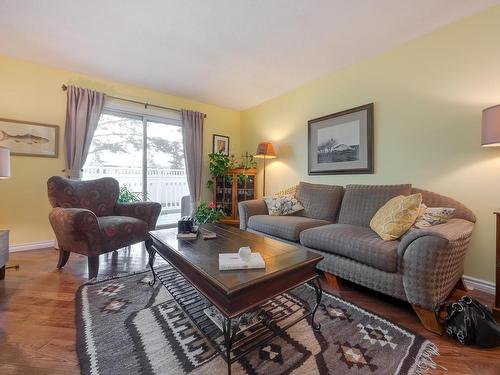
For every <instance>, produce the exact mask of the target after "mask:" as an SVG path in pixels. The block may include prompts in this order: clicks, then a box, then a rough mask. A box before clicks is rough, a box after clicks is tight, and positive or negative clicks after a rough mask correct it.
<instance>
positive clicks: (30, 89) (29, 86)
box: [0, 56, 240, 245]
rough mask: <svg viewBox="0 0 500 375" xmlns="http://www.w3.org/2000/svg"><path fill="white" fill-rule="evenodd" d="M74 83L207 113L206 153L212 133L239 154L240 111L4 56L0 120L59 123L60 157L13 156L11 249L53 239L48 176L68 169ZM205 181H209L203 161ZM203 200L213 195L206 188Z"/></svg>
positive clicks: (6, 210) (3, 206) (4, 205)
mask: <svg viewBox="0 0 500 375" xmlns="http://www.w3.org/2000/svg"><path fill="white" fill-rule="evenodd" d="M63 83H65V84H74V85H76V86H81V87H88V88H92V89H96V90H100V91H103V92H106V93H107V94H109V95H114V96H123V97H127V98H131V99H136V100H140V101H146V102H148V103H153V104H158V105H164V106H169V107H175V108H187V109H192V110H196V111H200V112H204V113H206V114H207V118H206V119H205V128H204V138H205V139H204V144H203V147H204V153H205V155H206V154H208V153H209V152H211V151H212V134H213V133H216V134H223V135H228V136H229V137H230V138H231V139H230V146H231V152H232V153H235V154H236V155H239V139H240V113H239V112H238V111H234V110H230V109H225V108H221V107H216V106H213V105H208V104H203V103H199V102H195V101H192V100H188V99H184V98H181V97H177V96H172V95H167V94H164V93H161V92H158V91H152V90H147V89H143V88H139V87H134V86H131V85H125V84H120V83H116V82H111V81H107V80H104V79H100V78H96V77H90V76H87V75H83V74H78V73H74V72H68V71H64V70H59V69H52V68H49V67H46V66H41V65H36V64H32V63H28V62H24V61H20V60H16V59H12V58H8V57H2V56H0V118H8V119H14V120H25V121H32V122H39V123H45V124H53V125H58V126H59V127H60V129H61V131H60V135H59V145H60V147H59V149H60V152H59V158H57V159H50V158H40V157H26V156H13V157H12V162H11V168H12V172H11V173H12V177H11V178H10V179H7V180H1V181H0V228H9V229H10V230H11V233H10V235H11V237H10V243H11V245H16V244H24V243H32V242H38V241H46V240H50V239H53V238H54V235H53V233H52V229H51V228H50V225H49V223H48V219H47V215H48V212H49V210H50V205H49V203H48V201H47V188H46V181H47V178H48V177H50V176H52V175H60V174H62V173H61V170H62V169H63V168H64V151H63V137H64V121H65V114H66V94H65V92H63V91H62V90H61V85H62V84H63ZM204 164H205V165H204V173H205V175H204V177H203V181H205V180H206V179H207V178H208V177H207V176H208V174H207V170H208V165H207V160H205V161H204ZM203 191H204V199H209V198H210V194H209V191H208V190H207V189H204V190H203Z"/></svg>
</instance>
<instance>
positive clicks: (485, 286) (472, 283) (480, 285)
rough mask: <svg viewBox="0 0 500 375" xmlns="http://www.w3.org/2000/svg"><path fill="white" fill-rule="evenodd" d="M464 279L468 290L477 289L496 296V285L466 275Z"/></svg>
mask: <svg viewBox="0 0 500 375" xmlns="http://www.w3.org/2000/svg"><path fill="white" fill-rule="evenodd" d="M462 279H463V280H464V283H465V286H466V287H467V288H470V289H476V290H479V291H481V292H485V293H488V294H495V283H492V282H490V281H486V280H481V279H477V278H475V277H472V276H466V275H464V276H463V278H462Z"/></svg>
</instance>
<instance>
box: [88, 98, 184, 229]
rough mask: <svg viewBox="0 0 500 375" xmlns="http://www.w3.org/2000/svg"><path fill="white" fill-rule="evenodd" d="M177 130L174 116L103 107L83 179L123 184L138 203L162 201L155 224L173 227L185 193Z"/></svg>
mask: <svg viewBox="0 0 500 375" xmlns="http://www.w3.org/2000/svg"><path fill="white" fill-rule="evenodd" d="M144 112H148V113H144ZM167 114H168V113H167ZM162 115H163V116H162ZM176 117H177V118H176ZM181 130H182V129H181V123H180V118H179V116H178V115H177V116H175V115H174V116H167V115H165V114H163V113H160V114H158V112H155V113H151V111H147V110H143V111H130V110H129V111H127V110H123V109H120V108H118V109H117V108H116V106H114V107H111V108H108V107H106V108H105V109H104V111H103V114H102V115H101V118H100V120H99V124H98V125H97V128H96V131H95V133H94V138H93V139H92V143H91V145H90V150H89V154H88V157H87V161H86V162H85V166H84V168H83V179H85V180H92V179H96V178H100V177H105V176H109V177H113V178H115V179H117V180H118V182H119V183H120V187H122V186H126V187H127V188H128V190H129V191H131V192H132V193H134V194H135V195H137V196H138V197H139V198H140V199H143V200H148V201H154V202H159V203H161V205H162V211H161V214H160V217H159V219H158V226H161V227H165V226H171V225H175V224H176V223H177V220H179V218H180V209H181V198H182V197H183V196H184V195H189V190H188V186H187V180H186V170H185V167H184V150H183V145H182V131H181Z"/></svg>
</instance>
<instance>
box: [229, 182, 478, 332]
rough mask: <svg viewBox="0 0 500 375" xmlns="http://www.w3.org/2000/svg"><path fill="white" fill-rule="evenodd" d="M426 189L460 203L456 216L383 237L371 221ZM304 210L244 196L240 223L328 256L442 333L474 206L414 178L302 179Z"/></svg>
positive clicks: (433, 199)
mask: <svg viewBox="0 0 500 375" xmlns="http://www.w3.org/2000/svg"><path fill="white" fill-rule="evenodd" d="M417 192H418V193H421V194H422V197H423V203H425V204H426V205H427V206H428V207H453V208H455V209H456V212H455V217H454V218H453V219H451V220H450V221H448V222H447V223H445V224H440V225H436V226H433V227H429V228H428V229H425V230H424V229H411V230H410V231H408V232H407V233H406V234H405V235H403V237H401V239H400V240H397V241H383V240H382V239H381V238H380V237H379V236H378V235H377V234H376V233H375V232H373V231H372V230H371V229H370V226H369V223H370V220H371V218H372V217H373V215H374V214H375V213H376V212H377V210H378V209H379V208H380V207H381V206H382V205H384V204H385V203H386V202H387V201H388V200H389V199H391V198H392V197H395V196H397V195H409V194H412V193H417ZM297 197H298V199H299V200H300V201H301V202H302V204H303V206H304V210H303V211H301V212H299V213H298V214H295V215H291V216H269V215H268V214H267V207H266V204H265V202H264V200H263V199H257V200H251V201H245V202H240V203H239V207H238V208H239V215H240V228H241V229H243V230H247V231H252V232H255V233H260V234H264V235H266V236H269V237H273V238H277V239H280V240H282V241H288V242H293V243H296V244H300V245H301V246H303V247H305V248H308V249H311V250H314V251H317V252H319V253H321V255H323V256H324V258H325V259H324V260H323V261H322V262H321V263H319V264H318V268H319V269H320V270H321V271H323V272H324V273H325V276H326V278H327V280H328V281H330V283H331V285H333V286H336V285H338V280H337V279H336V277H340V278H342V279H347V280H350V281H352V282H355V283H357V284H360V285H363V286H365V287H368V288H371V289H374V290H376V291H379V292H382V293H385V294H388V295H390V296H392V297H396V298H398V299H401V300H404V301H408V302H409V303H411V304H412V306H413V308H414V309H415V311H416V313H417V315H418V316H419V318H420V320H421V322H422V324H423V325H424V327H426V328H427V329H429V330H431V331H434V332H436V333H441V327H440V326H439V324H438V320H437V317H436V313H435V312H434V310H435V307H436V306H437V305H438V304H439V303H440V302H442V301H443V300H445V299H446V297H447V296H448V295H449V294H450V293H451V292H452V291H453V289H454V288H455V287H457V285H460V286H463V284H461V277H462V274H463V267H464V259H465V252H466V249H467V247H468V244H469V242H470V239H471V234H472V230H473V227H474V222H475V220H476V218H475V216H474V214H473V213H472V212H471V211H470V210H469V209H468V208H467V207H465V206H464V205H463V204H461V203H459V202H457V201H455V200H453V199H451V198H448V197H445V196H442V195H439V194H436V193H433V192H430V191H426V190H421V189H417V188H413V187H412V186H411V185H408V184H407V185H348V186H346V187H345V188H343V187H342V186H333V185H319V184H309V183H305V182H301V183H300V185H299V187H298V190H297Z"/></svg>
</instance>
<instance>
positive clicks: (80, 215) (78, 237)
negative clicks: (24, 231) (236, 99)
mask: <svg viewBox="0 0 500 375" xmlns="http://www.w3.org/2000/svg"><path fill="white" fill-rule="evenodd" d="M49 221H50V225H52V229H53V230H54V233H55V235H56V238H57V243H58V245H59V248H60V249H62V250H66V251H72V252H75V253H79V254H84V255H90V256H92V255H98V254H99V250H100V248H101V231H100V229H99V223H98V221H97V216H96V215H95V214H94V213H93V212H92V211H90V210H86V209H84V208H62V207H56V208H53V209H52V211H50V213H49Z"/></svg>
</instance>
